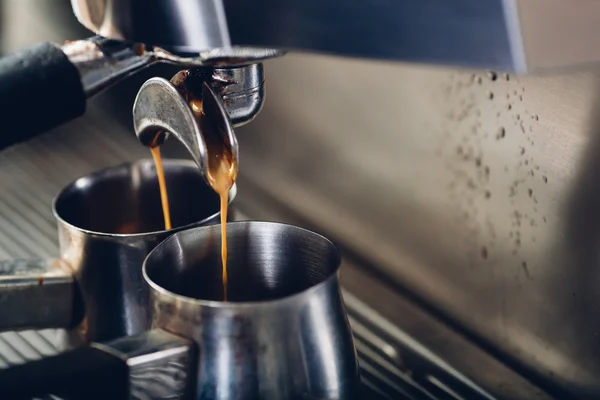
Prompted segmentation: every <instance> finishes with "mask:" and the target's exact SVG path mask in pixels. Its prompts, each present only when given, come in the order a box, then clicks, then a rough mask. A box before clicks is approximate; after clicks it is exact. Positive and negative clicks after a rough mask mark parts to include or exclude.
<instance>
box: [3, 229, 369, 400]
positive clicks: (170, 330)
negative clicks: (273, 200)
mask: <svg viewBox="0 0 600 400" xmlns="http://www.w3.org/2000/svg"><path fill="white" fill-rule="evenodd" d="M227 231H228V258H229V261H228V272H229V286H228V299H229V301H228V302H223V301H222V300H221V299H222V296H223V290H222V288H223V286H222V282H221V262H220V261H221V260H220V245H221V243H220V240H219V238H220V226H216V225H213V226H207V227H199V228H193V229H189V230H185V231H182V232H179V233H176V234H175V235H173V236H171V237H170V238H168V239H166V240H165V241H164V242H162V243H161V244H160V245H158V246H157V247H156V249H154V250H153V251H152V252H151V253H150V254H149V255H148V257H147V259H146V261H145V262H144V270H143V273H144V278H145V280H146V281H147V283H148V284H149V286H150V294H151V313H152V327H153V328H154V330H152V331H150V332H147V333H144V334H142V335H139V336H134V337H129V338H124V339H120V340H117V341H114V342H111V343H108V344H94V345H92V347H84V348H80V349H77V350H75V351H72V352H68V353H64V354H61V355H58V356H54V357H51V358H47V359H44V360H41V361H36V362H32V363H28V364H25V365H21V366H18V367H13V368H9V369H8V370H4V371H0V397H1V398H7V397H8V398H10V396H18V397H24V396H41V395H44V394H48V393H52V394H55V395H59V396H63V397H68V398H86V399H89V398H110V399H124V398H144V399H158V398H166V397H165V396H168V398H172V399H176V398H192V399H217V400H221V399H223V400H224V399H227V400H240V399H277V400H279V399H353V398H356V397H357V396H358V395H359V374H358V364H357V357H356V352H355V349H354V344H353V340H352V334H351V331H350V327H349V324H348V319H347V317H346V312H345V308H344V303H343V300H342V298H341V294H340V287H339V282H338V268H339V265H340V255H339V253H338V251H337V249H336V247H335V246H334V245H333V244H332V243H331V242H330V241H329V240H327V239H326V238H324V237H322V236H320V235H318V234H316V233H313V232H310V231H307V230H304V229H301V228H298V227H295V226H290V225H283V224H278V223H269V222H250V221H248V222H233V223H228V224H227ZM67 360H68V361H69V362H66V361H67ZM73 374H77V375H76V376H77V379H73V376H74V375H73Z"/></svg>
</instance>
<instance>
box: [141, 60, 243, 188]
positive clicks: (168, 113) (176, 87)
mask: <svg viewBox="0 0 600 400" xmlns="http://www.w3.org/2000/svg"><path fill="white" fill-rule="evenodd" d="M133 126H134V130H135V134H136V136H137V137H138V139H139V140H140V142H142V144H144V145H145V146H148V147H151V146H155V145H158V144H160V143H162V142H163V141H164V140H165V139H166V138H167V137H168V136H171V135H172V136H174V137H175V138H176V139H177V140H178V141H179V142H181V143H182V144H183V145H184V147H185V148H186V149H187V150H188V152H189V153H190V155H191V156H192V159H193V160H194V161H195V162H196V164H197V165H198V167H199V168H200V171H201V172H202V174H203V176H204V178H205V179H206V178H207V170H208V157H209V151H210V149H209V148H208V146H207V137H208V135H212V137H211V139H212V140H213V141H214V140H215V137H214V135H218V136H219V137H218V138H216V139H217V140H219V141H220V142H221V145H222V148H223V149H224V150H225V151H227V152H228V153H229V154H230V155H231V157H232V161H233V162H235V163H236V164H237V163H238V154H239V151H238V142H237V138H236V137H235V133H234V131H233V124H232V122H231V119H230V117H229V114H228V113H227V110H226V108H225V105H224V103H223V99H222V98H221V96H220V95H217V93H216V91H215V87H214V84H211V83H210V81H208V80H206V76H205V74H203V72H202V71H198V70H185V71H180V72H179V73H177V74H176V75H175V76H174V77H173V78H172V79H171V81H168V80H166V79H163V78H151V79H149V80H148V81H146V82H145V83H144V84H143V85H142V87H141V88H140V90H139V92H138V94H137V96H136V99H135V102H134V105H133Z"/></svg>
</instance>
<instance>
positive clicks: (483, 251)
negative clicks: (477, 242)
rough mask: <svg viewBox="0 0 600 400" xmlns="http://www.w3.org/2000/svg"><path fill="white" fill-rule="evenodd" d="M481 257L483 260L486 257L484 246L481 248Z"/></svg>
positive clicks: (486, 251) (486, 250)
mask: <svg viewBox="0 0 600 400" xmlns="http://www.w3.org/2000/svg"><path fill="white" fill-rule="evenodd" d="M481 258H483V259H484V260H487V258H488V249H487V247H485V246H483V247H482V248H481Z"/></svg>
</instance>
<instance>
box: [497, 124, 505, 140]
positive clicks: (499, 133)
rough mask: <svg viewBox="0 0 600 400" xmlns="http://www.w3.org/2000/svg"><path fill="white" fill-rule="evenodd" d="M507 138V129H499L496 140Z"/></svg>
mask: <svg viewBox="0 0 600 400" xmlns="http://www.w3.org/2000/svg"><path fill="white" fill-rule="evenodd" d="M505 136H506V129H504V127H500V129H498V133H497V134H496V139H498V140H499V139H502V138H504V137H505Z"/></svg>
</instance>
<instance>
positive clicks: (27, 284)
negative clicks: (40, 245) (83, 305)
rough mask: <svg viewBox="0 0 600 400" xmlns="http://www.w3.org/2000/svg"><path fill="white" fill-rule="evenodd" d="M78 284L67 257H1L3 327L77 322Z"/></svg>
mask: <svg viewBox="0 0 600 400" xmlns="http://www.w3.org/2000/svg"><path fill="white" fill-rule="evenodd" d="M75 285H76V284H75V279H74V278H73V275H72V273H71V270H70V268H69V266H68V264H67V263H66V262H65V261H63V260H59V259H33V260H6V261H0V304H2V307H0V331H3V330H20V329H28V328H35V329H44V328H70V327H72V326H74V325H75V324H76V322H77V321H75V315H74V311H75V302H76V301H75V295H76V287H75Z"/></svg>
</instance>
